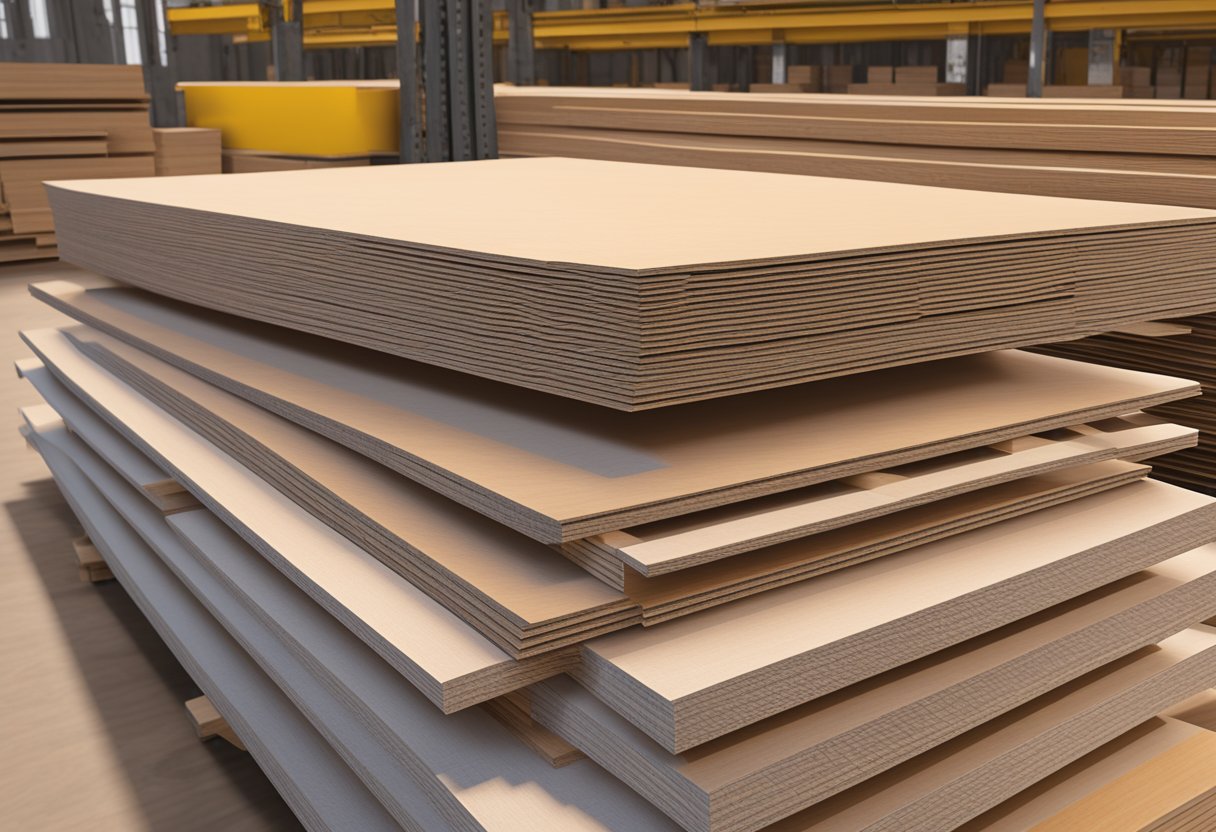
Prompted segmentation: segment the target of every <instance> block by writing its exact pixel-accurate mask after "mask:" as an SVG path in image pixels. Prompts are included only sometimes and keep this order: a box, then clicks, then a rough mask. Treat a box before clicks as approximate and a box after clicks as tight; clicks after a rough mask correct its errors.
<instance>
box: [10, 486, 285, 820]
mask: <svg viewBox="0 0 1216 832" xmlns="http://www.w3.org/2000/svg"><path fill="white" fill-rule="evenodd" d="M23 487H24V489H25V496H24V497H23V498H21V499H17V500H12V501H9V502H7V503H5V504H4V506H3V508H4V511H5V512H6V513H7V514H8V516H9V519H10V520H11V522H12V525H13V528H14V530H15V532H16V534H17V536H18V538H19V539H20V540H21V541H22V543H23V544H24V549H25V552H26V554H27V557H29V558H30V560H31V562H32V563H33V565H34V567H35V569H36V570H37V573H38V575H39V577H40V578H41V580H42V583H43V586H44V588H45V590H46V593H47V596H48V597H49V598H50V600H51V603H52V605H53V608H54V610H55V613H56V615H57V616H58V619H59V624H60V627H61V628H62V630H63V633H64V636H65V638H66V639H67V641H68V643H69V644H70V645H71V649H72V652H73V656H74V658H75V661H76V665H77V667H78V668H79V671H80V674H81V676H82V678H83V679H84V680H85V682H86V684H87V685H88V688H89V691H90V693H91V694H92V696H93V701H94V703H95V705H96V707H97V709H98V712H99V713H100V715H101V717H102V720H103V722H104V724H105V726H106V729H107V732H108V734H109V740H110V744H111V747H112V748H113V749H114V751H115V754H116V756H117V757H118V759H119V760H120V761H121V763H122V765H123V768H124V771H125V774H126V776H127V778H128V780H129V781H130V783H131V786H132V788H133V789H134V791H135V792H136V794H137V795H138V797H139V800H140V804H141V806H143V807H144V809H145V812H146V819H147V828H148V829H152V830H165V832H188V831H189V830H214V829H223V830H224V832H244V830H296V829H300V828H302V827H301V826H300V824H299V822H298V821H297V820H296V818H295V816H294V815H293V814H292V813H291V810H290V809H289V808H288V807H287V805H286V804H285V803H284V802H283V800H282V798H280V797H279V795H278V793H277V792H276V791H275V789H274V787H273V786H272V785H271V783H270V781H269V780H267V779H266V777H265V775H264V774H263V773H262V771H261V769H259V768H258V766H257V764H256V763H255V762H254V760H253V758H252V757H251V756H250V755H249V754H247V753H245V752H242V751H240V750H238V749H236V748H234V747H233V746H231V745H229V744H228V743H226V742H223V741H221V740H212V741H210V742H207V743H202V742H201V741H199V740H198V739H197V738H195V737H194V734H193V730H192V728H191V725H190V723H189V720H188V719H187V717H186V712H185V709H184V707H183V704H182V703H184V702H185V701H186V700H188V699H191V698H193V697H195V696H198V695H199V693H200V691H199V690H198V688H197V687H196V686H195V684H194V682H193V681H192V680H191V679H190V677H189V675H188V674H187V673H186V671H185V670H184V669H183V668H182V667H181V665H180V664H178V662H177V659H176V658H175V657H174V656H173V654H172V652H170V650H169V648H168V647H167V646H166V645H165V644H164V642H163V641H161V639H160V637H159V636H158V635H157V633H156V631H155V630H154V629H153V628H152V625H151V624H150V623H148V621H147V620H146V619H145V618H144V617H143V614H142V613H141V612H140V610H139V608H138V607H137V606H136V605H135V602H134V601H132V600H131V598H130V597H129V596H128V595H127V594H126V592H125V591H124V590H123V588H122V587H121V585H119V583H118V582H117V581H106V582H104V583H100V584H88V583H84V582H82V581H81V580H80V578H79V576H78V575H77V568H76V561H75V555H74V553H73V550H72V539H73V538H74V537H77V536H79V535H81V534H82V533H83V532H82V531H81V529H80V524H79V523H78V522H77V520H76V518H75V516H74V515H73V513H72V510H71V509H70V508H69V507H68V505H67V503H66V502H65V501H64V499H63V497H62V495H60V493H59V490H58V489H57V488H56V486H55V484H54V481H53V480H52V479H49V478H47V479H42V480H36V481H32V482H26V483H24V484H23ZM157 685H159V688H157V687H156V686H157ZM175 709H176V717H180V718H175V715H174V714H175ZM183 748H184V749H186V750H185V752H183V751H182V749H183ZM192 787H196V788H194V790H192Z"/></svg>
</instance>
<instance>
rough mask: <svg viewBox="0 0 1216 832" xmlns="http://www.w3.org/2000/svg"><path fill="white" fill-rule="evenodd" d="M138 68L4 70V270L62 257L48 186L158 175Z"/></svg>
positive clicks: (7, 66)
mask: <svg viewBox="0 0 1216 832" xmlns="http://www.w3.org/2000/svg"><path fill="white" fill-rule="evenodd" d="M153 150H154V145H153V139H152V129H151V127H150V126H149V122H148V96H147V94H146V93H145V92H144V81H143V73H142V71H141V69H140V67H138V66H112V65H90V64H44V63H34V64H31V63H0V263H11V262H19V261H26V260H47V259H53V258H55V257H56V256H57V255H58V250H57V248H56V240H55V226H54V223H53V221H52V219H51V209H50V204H49V203H48V202H47V197H46V191H45V189H44V187H43V185H42V183H43V181H45V180H48V179H59V178H65V177H66V178H72V179H93V178H107V177H131V176H153V175H155V173H156V167H155V164H154V162H153V155H152V154H153Z"/></svg>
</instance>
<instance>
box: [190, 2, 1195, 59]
mask: <svg viewBox="0 0 1216 832" xmlns="http://www.w3.org/2000/svg"><path fill="white" fill-rule="evenodd" d="M393 4H394V0H304V29H305V46H306V47H309V48H332V47H335V46H373V45H385V44H388V43H391V42H392V41H393V40H394V38H395V34H394V33H395V31H396V29H395V26H394V11H393ZM266 8H267V7H264V6H259V5H257V4H251V3H242V4H237V5H228V6H208V7H193V8H175V9H169V10H168V20H169V27H170V31H171V32H172V33H173V34H175V35H176V34H204V33H205V34H243V35H244V36H246V37H248V38H249V39H265V37H266V34H267V31H268V30H267V25H268V24H267V21H268V20H269V16H268V14H267V13H266ZM1032 18H1033V2H1031V0H973V2H960V3H949V2H942V3H900V2H897V0H896V2H891V3H886V4H881V5H878V4H876V5H868V6H867V5H847V4H843V3H837V4H833V5H823V4H822V3H813V2H811V0H807V1H806V2H802V3H798V2H791V3H781V4H777V3H771V4H767V5H758V4H741V5H731V6H712V5H702V6H699V5H697V4H695V3H681V4H677V5H671V6H651V7H633V8H613V9H592V10H576V11H563V12H536V13H535V14H534V15H533V17H532V20H533V24H532V25H533V35H534V37H535V42H536V47H537V48H538V49H574V50H583V51H591V50H621V49H654V48H679V47H683V46H687V44H688V37H689V35H691V34H692V33H694V32H704V33H707V35H708V37H709V42H710V44H711V45H715V46H745V45H763V44H767V43H773V42H776V41H785V42H787V43H850V42H863V41H886V40H936V39H940V38H945V37H947V36H949V35H956V34H978V35H1013V34H1025V33H1028V32H1029V31H1030V25H1031V20H1032ZM1046 19H1047V26H1048V28H1049V29H1051V30H1053V31H1057V32H1067V31H1084V30H1087V29H1099V28H1102V29H1106V28H1113V29H1147V30H1154V31H1162V30H1170V29H1177V30H1190V31H1194V30H1209V31H1211V30H1216V0H1054V2H1050V3H1048V4H1047V8H1046ZM506 38H507V23H506V16H505V15H504V14H501V13H497V14H496V15H495V20H494V40H495V42H498V43H501V42H504V41H505V40H506Z"/></svg>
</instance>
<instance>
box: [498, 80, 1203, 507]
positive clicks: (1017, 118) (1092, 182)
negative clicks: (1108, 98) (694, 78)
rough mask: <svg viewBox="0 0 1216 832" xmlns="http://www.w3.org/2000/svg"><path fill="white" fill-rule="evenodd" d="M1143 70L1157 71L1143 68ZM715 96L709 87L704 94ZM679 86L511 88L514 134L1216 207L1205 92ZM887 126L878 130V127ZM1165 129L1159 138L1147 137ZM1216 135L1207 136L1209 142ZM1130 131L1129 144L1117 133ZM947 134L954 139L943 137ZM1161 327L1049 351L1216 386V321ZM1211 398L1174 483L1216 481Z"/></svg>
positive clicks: (542, 141) (680, 160) (595, 151)
mask: <svg viewBox="0 0 1216 832" xmlns="http://www.w3.org/2000/svg"><path fill="white" fill-rule="evenodd" d="M1128 79H1129V80H1131V81H1135V80H1137V79H1140V80H1141V81H1142V80H1143V74H1142V73H1136V72H1131V73H1129V75H1128ZM701 95H704V94H701ZM752 101H753V99H749V98H747V97H746V96H726V97H722V96H719V97H717V98H716V99H714V100H713V101H712V102H709V101H708V99H706V98H703V97H698V96H667V97H662V98H659V97H657V96H655V94H653V93H636V94H635V91H622V90H540V89H536V90H533V89H527V88H519V89H516V88H508V87H503V88H501V89H500V90H499V91H498V105H499V106H498V115H499V124H500V127H501V137H500V145H501V146H502V147H503V148H504V151H505V152H510V153H514V154H518V155H525V156H527V155H536V154H542V155H543V154H555V155H563V156H577V157H583V158H592V159H607V160H620V161H628V162H648V163H664V164H680V165H694V164H695V165H706V166H712V167H726V168H740V169H749V170H769V171H775V172H784V173H803V174H811V175H823V174H825V173H830V174H831V175H833V176H848V177H858V178H861V179H879V180H886V181H891V182H910V183H916V184H944V185H952V186H955V187H961V188H974V189H981V190H990V191H1003V192H1016V193H1033V194H1044V195H1061V196H1063V195H1067V196H1077V197H1086V198H1095V199H1120V200H1127V201H1132V202H1150V203H1161V204H1170V205H1189V206H1204V207H1216V188H1213V187H1212V185H1213V182H1214V181H1216V180H1213V178H1212V177H1213V170H1214V167H1213V160H1214V159H1216V144H1213V143H1212V141H1211V137H1212V136H1213V135H1216V133H1213V132H1212V131H1213V128H1216V108H1212V107H1211V106H1210V105H1202V104H1195V103H1193V102H1151V101H1146V102H1136V103H1135V104H1130V103H1129V104H1113V103H1103V102H1100V101H1088V102H1077V101H1073V102H1068V103H1067V104H1061V103H1059V102H1054V101H1037V102H1017V101H1008V100H1006V101H1001V102H988V103H985V102H974V101H968V102H958V104H957V106H954V103H953V102H952V103H951V105H944V104H942V103H941V102H933V101H920V102H898V101H885V102H881V103H877V102H876V103H873V104H871V105H869V106H868V107H867V105H866V104H865V103H864V102H858V101H847V100H846V101H837V102H835V103H834V100H833V99H830V98H821V97H813V96H803V97H801V98H798V97H794V96H784V97H782V96H770V97H763V96H761V97H760V98H759V99H755V103H751V102H752ZM875 122H877V124H878V125H879V127H878V128H876V127H875ZM1147 136H1152V137H1153V140H1152V142H1148V143H1145V142H1142V141H1141V138H1143V137H1147ZM1205 136H1206V138H1205ZM1115 137H1117V141H1113V140H1112V139H1114V138H1115ZM934 144H937V145H940V146H934ZM1182 323H1183V324H1184V325H1185V326H1186V327H1189V328H1190V329H1191V330H1193V332H1192V334H1190V335H1184V336H1180V337H1170V338H1155V337H1149V336H1144V335H1137V334H1135V333H1134V332H1123V333H1114V334H1109V335H1102V336H1100V337H1094V338H1091V339H1086V340H1082V341H1074V342H1067V343H1062V344H1059V345H1056V346H1055V347H1053V348H1052V349H1051V350H1049V351H1050V352H1052V353H1053V354H1056V355H1062V356H1065V357H1070V358H1077V359H1081V360H1087V361H1098V362H1102V363H1106V364H1110V365H1112V366H1120V367H1128V368H1131V369H1140V370H1149V371H1157V372H1166V373H1173V374H1177V375H1180V376H1183V377H1186V378H1194V379H1199V380H1202V381H1203V382H1204V384H1205V386H1207V387H1210V386H1212V385H1213V384H1216V380H1213V379H1212V378H1211V376H1212V366H1211V364H1212V362H1211V360H1210V358H1209V356H1210V354H1211V353H1210V350H1211V348H1212V345H1213V340H1212V339H1213V338H1214V337H1216V325H1214V323H1213V319H1212V318H1211V317H1210V316H1206V315H1201V316H1195V317H1190V318H1186V319H1185V320H1184V321H1183V322H1182ZM1214 401H1216V399H1214V398H1212V397H1211V396H1207V397H1204V398H1203V399H1196V400H1192V401H1189V402H1187V403H1186V404H1183V405H1179V406H1177V407H1174V408H1167V409H1166V410H1164V411H1161V412H1160V415H1161V416H1163V417H1164V418H1168V419H1171V420H1176V421H1179V422H1182V423H1183V424H1187V425H1191V426H1194V427H1197V428H1199V429H1200V430H1201V440H1200V445H1199V447H1198V448H1196V449H1192V450H1189V451H1186V452H1184V453H1180V454H1177V455H1173V456H1171V457H1169V458H1168V459H1166V460H1162V461H1161V462H1160V463H1159V466H1158V471H1159V472H1160V474H1161V476H1162V477H1163V478H1165V479H1168V480H1169V481H1170V482H1175V483H1179V484H1183V485H1186V486H1188V487H1192V488H1200V489H1206V490H1211V488H1212V484H1211V477H1212V475H1213V472H1214V471H1216V463H1214V461H1213V460H1214V457H1213V453H1214V452H1216V412H1213V404H1212V402H1214Z"/></svg>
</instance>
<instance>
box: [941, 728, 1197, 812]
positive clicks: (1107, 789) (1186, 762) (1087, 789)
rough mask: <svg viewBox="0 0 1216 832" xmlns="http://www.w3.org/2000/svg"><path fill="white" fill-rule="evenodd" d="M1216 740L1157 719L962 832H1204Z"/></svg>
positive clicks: (1082, 759)
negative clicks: (1092, 831)
mask: <svg viewBox="0 0 1216 832" xmlns="http://www.w3.org/2000/svg"><path fill="white" fill-rule="evenodd" d="M1213 760H1216V734H1213V733H1212V732H1211V731H1209V730H1206V729H1204V728H1200V727H1197V726H1194V725H1189V724H1187V723H1186V722H1183V721H1181V720H1177V719H1171V718H1169V717H1154V718H1153V719H1150V720H1148V721H1147V722H1144V723H1143V724H1141V725H1138V726H1136V727H1135V728H1133V729H1132V730H1131V731H1128V732H1127V733H1126V734H1124V735H1122V736H1121V737H1118V738H1117V739H1114V740H1112V741H1110V742H1109V743H1107V744H1106V745H1104V746H1102V747H1101V748H1098V749H1096V750H1095V751H1092V752H1090V753H1089V754H1087V755H1085V756H1084V757H1082V758H1081V759H1079V760H1077V761H1076V762H1074V763H1071V764H1070V765H1068V766H1066V767H1065V768H1062V769H1060V770H1059V771H1058V772H1056V773H1055V774H1053V775H1051V776H1050V777H1047V778H1045V779H1043V780H1041V781H1039V782H1038V783H1036V784H1035V785H1034V786H1032V787H1030V788H1029V789H1027V790H1025V791H1024V792H1021V793H1019V794H1017V795H1016V796H1014V797H1011V798H1010V799H1009V800H1007V801H1005V802H1004V803H1002V804H1001V805H1000V806H997V807H996V808H995V809H993V810H991V811H990V812H987V813H985V814H983V815H981V816H980V817H978V818H976V819H974V820H972V821H970V822H969V823H966V824H964V825H963V826H961V827H959V830H958V832H1075V830H1078V829H1085V828H1092V829H1101V830H1104V832H1183V830H1189V831H1190V832H1200V830H1202V829H1205V828H1207V826H1206V825H1205V824H1207V825H1210V823H1211V821H1212V820H1213V818H1214V817H1216V814H1214V812H1216V806H1213V803H1214V795H1216V777H1214V776H1213V773H1212V761H1213Z"/></svg>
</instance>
